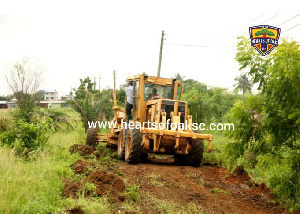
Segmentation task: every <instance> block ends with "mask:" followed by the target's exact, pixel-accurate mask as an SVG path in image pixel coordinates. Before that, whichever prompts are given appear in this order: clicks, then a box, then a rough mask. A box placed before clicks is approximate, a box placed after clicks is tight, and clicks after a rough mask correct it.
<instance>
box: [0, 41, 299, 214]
mask: <svg viewBox="0 0 300 214" xmlns="http://www.w3.org/2000/svg"><path fill="white" fill-rule="evenodd" d="M236 60H237V61H238V62H239V64H240V65H241V67H240V69H241V70H242V71H243V72H244V73H243V74H242V75H241V76H240V77H239V78H236V80H237V81H238V83H237V85H236V87H237V89H241V90H242V91H243V94H244V96H242V95H238V94H234V93H229V92H227V90H225V89H223V88H217V87H216V88H212V87H208V86H206V85H205V84H203V83H200V82H198V81H195V80H192V79H188V80H184V77H183V76H181V75H180V74H179V73H178V74H176V76H177V77H178V78H181V80H182V81H183V82H184V84H185V91H184V94H183V98H184V100H186V101H188V103H189V111H190V112H189V114H191V115H192V116H193V121H194V122H198V123H200V122H205V123H210V122H230V123H234V124H235V130H234V131H230V132H226V131H222V132H221V131H207V132H206V133H211V134H213V135H214V138H215V139H214V146H213V152H212V153H210V154H207V153H205V154H204V162H210V163H211V164H218V165H223V166H226V167H228V168H229V169H231V170H234V168H235V167H238V166H243V169H245V171H246V172H247V173H248V174H249V175H250V176H251V178H252V180H254V181H255V182H257V183H266V184H267V186H268V187H269V188H270V189H271V190H272V192H273V193H275V194H276V196H277V198H278V199H280V201H281V202H282V203H283V204H285V205H286V206H288V207H289V208H290V209H291V210H296V209H299V208H300V179H299V178H300V175H299V171H300V109H299V103H300V88H299V85H300V73H299V70H300V50H299V45H297V43H296V42H294V41H283V42H282V44H280V46H278V47H277V48H276V49H275V51H273V53H272V54H270V55H268V56H267V57H262V56H260V55H259V54H257V53H256V52H255V49H254V48H253V47H251V46H250V44H249V41H248V39H246V38H243V37H240V41H239V43H238V52H237V54H236ZM15 69H16V71H17V72H21V73H20V74H22V72H23V71H25V70H26V69H25V70H24V68H23V67H22V64H18V66H16V67H15ZM245 70H247V72H245ZM248 77H251V81H252V82H250V81H249V79H248ZM80 83H81V84H80V86H79V87H78V89H77V90H75V91H74V92H75V98H74V100H71V101H69V102H70V104H71V105H72V106H73V108H74V109H75V110H76V112H75V111H73V110H72V109H61V110H59V111H53V110H41V109H38V108H36V107H33V106H32V100H34V99H33V96H34V95H33V94H34V93H27V92H24V91H23V92H22V90H17V91H16V92H14V94H15V95H17V96H18V95H20V96H22V99H23V98H24V99H25V100H27V101H28V105H27V104H24V108H23V109H22V107H21V108H20V109H19V110H14V111H13V110H10V109H5V110H1V112H0V144H1V146H0V161H1V167H0V174H1V175H3V176H1V179H0V185H1V187H2V188H1V190H0V205H1V206H0V212H1V213H49V212H50V213H55V212H56V213H61V212H62V211H63V210H66V209H70V208H74V207H82V208H83V210H84V211H86V212H88V213H99V212H101V213H108V212H115V211H116V212H118V211H120V212H121V211H122V210H123V209H126V211H127V210H128V211H141V209H142V208H141V201H142V199H143V197H145V195H142V194H141V192H140V186H139V185H137V184H128V183H126V187H125V192H124V194H125V201H124V202H123V203H122V207H120V206H119V205H118V204H112V203H111V202H110V201H109V199H108V198H107V197H99V198H98V197H87V196H86V192H87V191H88V192H91V193H92V195H93V196H94V195H95V191H96V187H95V185H94V184H92V183H89V182H87V183H85V184H84V188H83V190H82V192H81V194H80V195H79V197H78V198H62V191H63V186H64V182H63V179H70V180H72V179H73V181H82V180H83V179H84V175H75V174H74V172H73V170H71V168H70V167H69V166H70V165H71V164H73V163H74V162H75V161H76V160H78V158H79V154H76V153H74V154H70V153H69V151H68V150H69V148H70V146H71V145H73V144H83V143H84V141H85V140H84V138H85V133H84V132H85V128H86V127H87V121H89V120H96V119H99V120H101V119H103V120H104V119H109V118H110V117H111V116H112V105H113V103H112V96H111V95H112V90H111V89H105V90H103V91H101V92H100V91H97V90H94V89H93V88H94V83H92V82H91V80H90V79H89V78H85V79H83V80H82V79H81V80H80ZM254 83H259V88H260V89H261V91H260V93H258V94H255V95H253V94H251V90H250V89H251V85H252V84H254ZM246 91H249V93H246ZM117 97H118V104H119V105H121V106H124V104H125V92H124V88H123V87H120V89H119V90H118V91H117ZM27 101H26V102H27ZM30 103H31V104H30ZM80 119H81V121H82V122H83V124H80V123H77V122H76V121H77V120H80ZM82 125H83V126H82ZM98 149H101V152H102V153H103V154H106V155H103V157H101V158H100V159H98V160H97V163H98V165H94V166H93V167H91V170H95V168H97V169H113V170H114V171H113V172H114V173H115V174H116V175H121V172H120V171H119V170H118V169H117V168H116V167H115V166H114V165H115V161H116V160H115V157H116V154H115V153H112V152H111V151H110V150H109V149H106V148H104V146H103V145H101V144H100V145H98ZM96 158H99V157H98V154H97V153H94V154H93V155H90V156H88V157H87V159H88V160H90V161H91V162H93V161H94V162H93V163H96V161H95V160H96ZM99 160H100V161H99ZM190 176H193V177H195V178H198V175H197V174H194V175H193V174H192V175H190ZM148 179H149V184H150V185H152V186H154V187H160V188H163V187H164V185H166V183H165V182H163V181H161V177H160V175H157V174H149V175H148ZM198 182H199V183H201V184H202V185H203V184H204V180H200V179H199V180H198ZM211 192H212V193H215V194H217V193H224V194H227V193H228V192H227V191H225V190H221V189H218V188H213V189H212V190H211ZM145 202H147V203H148V204H149V205H153V207H155V209H156V210H157V212H163V213H174V212H175V211H178V207H176V206H174V204H172V202H170V203H169V202H166V201H163V200H160V199H157V198H155V197H154V196H153V195H151V194H150V193H149V195H148V197H147V199H146V200H145ZM179 211H184V212H186V213H196V212H198V213H199V212H200V213H204V211H203V208H202V207H201V206H199V205H196V204H194V203H190V204H188V205H187V206H186V207H183V208H182V209H180V210H179Z"/></svg>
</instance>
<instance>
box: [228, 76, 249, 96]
mask: <svg viewBox="0 0 300 214" xmlns="http://www.w3.org/2000/svg"><path fill="white" fill-rule="evenodd" d="M234 80H235V81H237V83H236V84H235V85H234V86H233V87H235V88H234V90H235V91H237V92H238V91H242V92H243V94H245V93H246V92H247V91H249V92H251V88H252V83H251V81H250V80H249V79H248V77H247V74H241V75H240V76H239V77H236V78H235V79H234Z"/></svg>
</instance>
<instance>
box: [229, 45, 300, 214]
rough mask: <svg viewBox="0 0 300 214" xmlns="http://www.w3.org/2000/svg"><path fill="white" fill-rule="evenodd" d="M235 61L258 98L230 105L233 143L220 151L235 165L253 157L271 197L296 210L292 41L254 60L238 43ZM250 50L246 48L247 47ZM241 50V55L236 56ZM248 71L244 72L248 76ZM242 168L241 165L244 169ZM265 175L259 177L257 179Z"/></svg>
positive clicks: (298, 130)
mask: <svg viewBox="0 0 300 214" xmlns="http://www.w3.org/2000/svg"><path fill="white" fill-rule="evenodd" d="M239 44H240V46H239V52H238V54H237V57H236V59H237V60H238V62H239V63H240V64H241V65H242V67H243V68H246V67H249V68H250V72H251V74H252V75H253V76H255V77H257V78H256V81H259V82H260V83H263V84H261V88H262V92H261V94H258V95H255V96H249V97H248V98H247V99H246V102H239V103H236V105H235V106H234V108H233V109H232V110H231V115H230V116H231V119H232V121H233V122H234V123H235V124H237V125H236V127H237V129H236V130H235V131H234V132H232V135H233V137H234V139H235V143H230V144H228V146H226V148H225V150H226V151H227V154H229V156H230V157H231V158H234V159H238V158H240V159H239V160H237V162H239V161H243V162H244V163H245V162H247V160H248V157H247V156H246V155H247V154H250V153H251V152H252V153H253V154H254V162H253V163H255V164H254V166H253V168H256V169H255V171H256V172H259V174H258V175H257V176H258V177H264V178H265V179H266V183H267V185H268V186H269V187H270V188H271V190H273V192H274V193H275V194H276V195H277V196H279V197H280V198H282V199H284V200H285V202H289V203H292V205H291V206H293V208H294V209H298V208H300V179H299V178H300V174H299V171H300V107H299V103H300V87H299V85H300V72H299V71H300V63H299V62H300V49H299V45H298V44H297V42H296V41H290V42H288V41H286V40H283V42H282V43H281V44H280V45H279V46H278V47H277V48H276V49H275V51H274V52H273V53H272V54H271V55H270V57H269V58H266V59H262V58H261V59H260V58H259V57H257V54H253V53H252V50H250V49H248V47H246V46H245V47H243V46H242V44H244V45H246V42H244V41H243V42H242V43H241V42H240V43H239ZM249 46H250V45H249ZM242 50H244V52H243V51H242ZM250 72H249V73H250ZM244 165H245V164H244ZM263 173H265V174H263Z"/></svg>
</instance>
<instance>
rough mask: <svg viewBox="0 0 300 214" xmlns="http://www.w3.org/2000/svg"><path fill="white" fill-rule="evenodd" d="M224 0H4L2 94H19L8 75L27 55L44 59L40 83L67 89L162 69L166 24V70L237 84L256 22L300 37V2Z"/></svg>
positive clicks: (212, 83) (110, 83)
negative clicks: (242, 50)
mask: <svg viewBox="0 0 300 214" xmlns="http://www.w3.org/2000/svg"><path fill="white" fill-rule="evenodd" d="M53 2H54V3H53ZM222 2H223V3H222V4H220V3H217V2H211V3H205V4H204V3H200V1H106V2H105V3H104V2H101V1H81V2H79V1H33V0H32V1H9V3H7V2H6V3H4V1H0V4H1V5H0V12H1V15H0V75H1V76H0V95H6V94H8V93H11V91H10V90H9V88H8V86H7V84H6V81H5V75H7V73H9V71H10V69H11V66H12V65H13V64H14V63H15V62H16V61H18V60H20V59H22V57H23V56H29V57H38V58H39V59H41V61H42V63H43V66H44V68H45V72H44V75H43V83H42V84H41V87H40V89H54V90H57V91H58V92H59V96H61V94H62V93H63V94H68V93H69V92H70V89H71V87H78V85H79V79H80V78H84V77H87V76H89V77H91V78H94V77H96V80H97V88H98V82H99V77H100V76H101V88H106V87H108V86H110V87H112V86H113V78H112V71H113V70H116V71H117V85H120V84H123V83H124V81H125V78H126V76H129V75H134V74H141V73H142V72H146V73H147V74H148V75H156V73H157V67H158V57H159V47H160V39H161V31H162V30H164V31H165V33H166V35H165V41H164V48H163V59H162V68H161V76H162V77H173V76H174V74H175V73H178V72H179V73H180V74H181V75H183V76H185V79H189V78H193V79H196V80H198V81H200V82H203V83H205V84H207V85H209V86H219V87H226V88H229V89H230V88H232V86H233V84H234V78H235V77H236V76H238V75H239V73H240V72H239V71H238V68H239V66H238V64H237V63H236V62H235V60H234V56H235V52H236V44H237V39H236V37H237V36H239V35H245V36H247V37H248V31H249V27H250V26H256V25H261V24H268V25H272V26H275V27H280V28H281V30H282V34H281V38H280V40H282V38H284V37H289V38H294V39H295V40H297V41H298V42H299V41H300V15H297V14H298V13H297V11H296V10H297V8H298V10H299V8H300V3H299V2H297V1H294V3H293V5H294V6H291V4H290V3H289V2H284V3H285V5H279V4H276V2H274V1H271V2H270V3H267V2H263V3H262V2H261V1H257V2H255V1H251V2H250V1H249V2H248V3H246V2H242V1H237V2H240V3H236V2H233V1H232V2H230V1H222ZM296 2H297V3H296ZM281 3H283V2H281ZM262 4H263V5H262ZM295 4H298V5H295ZM298 12H299V11H298ZM280 24H281V25H280Z"/></svg>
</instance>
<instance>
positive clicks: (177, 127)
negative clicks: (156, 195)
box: [98, 75, 213, 166]
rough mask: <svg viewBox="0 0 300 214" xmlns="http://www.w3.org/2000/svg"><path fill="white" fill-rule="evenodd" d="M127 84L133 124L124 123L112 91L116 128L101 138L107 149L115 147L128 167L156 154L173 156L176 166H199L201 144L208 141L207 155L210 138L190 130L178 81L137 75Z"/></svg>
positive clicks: (123, 112) (188, 117) (121, 110)
mask: <svg viewBox="0 0 300 214" xmlns="http://www.w3.org/2000/svg"><path fill="white" fill-rule="evenodd" d="M126 81H128V82H129V81H130V82H132V83H133V109H132V110H131V114H132V120H130V121H126V113H125V109H124V108H120V107H119V106H117V102H116V93H115V90H114V107H113V110H114V118H113V122H115V123H116V126H115V127H114V128H111V129H110V132H109V134H107V135H104V136H102V137H105V141H107V145H109V146H112V145H116V146H117V147H118V150H117V151H118V157H119V158H120V159H123V160H125V161H126V162H127V163H130V164H136V163H139V162H140V161H143V160H145V159H147V158H148V154H149V153H156V154H169V155H174V161H175V162H176V163H178V164H188V165H192V166H199V165H200V163H201V162H202V158H203V150H204V144H203V140H208V142H209V144H208V152H210V150H211V144H212V140H213V136H212V135H209V134H200V133H199V132H198V131H197V130H192V127H193V126H192V116H191V115H188V107H187V102H186V101H182V100H181V96H182V92H183V84H182V83H181V82H180V80H176V79H169V78H161V77H154V76H144V75H136V76H133V77H128V78H127V79H126ZM100 137H101V136H98V139H99V138H100Z"/></svg>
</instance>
